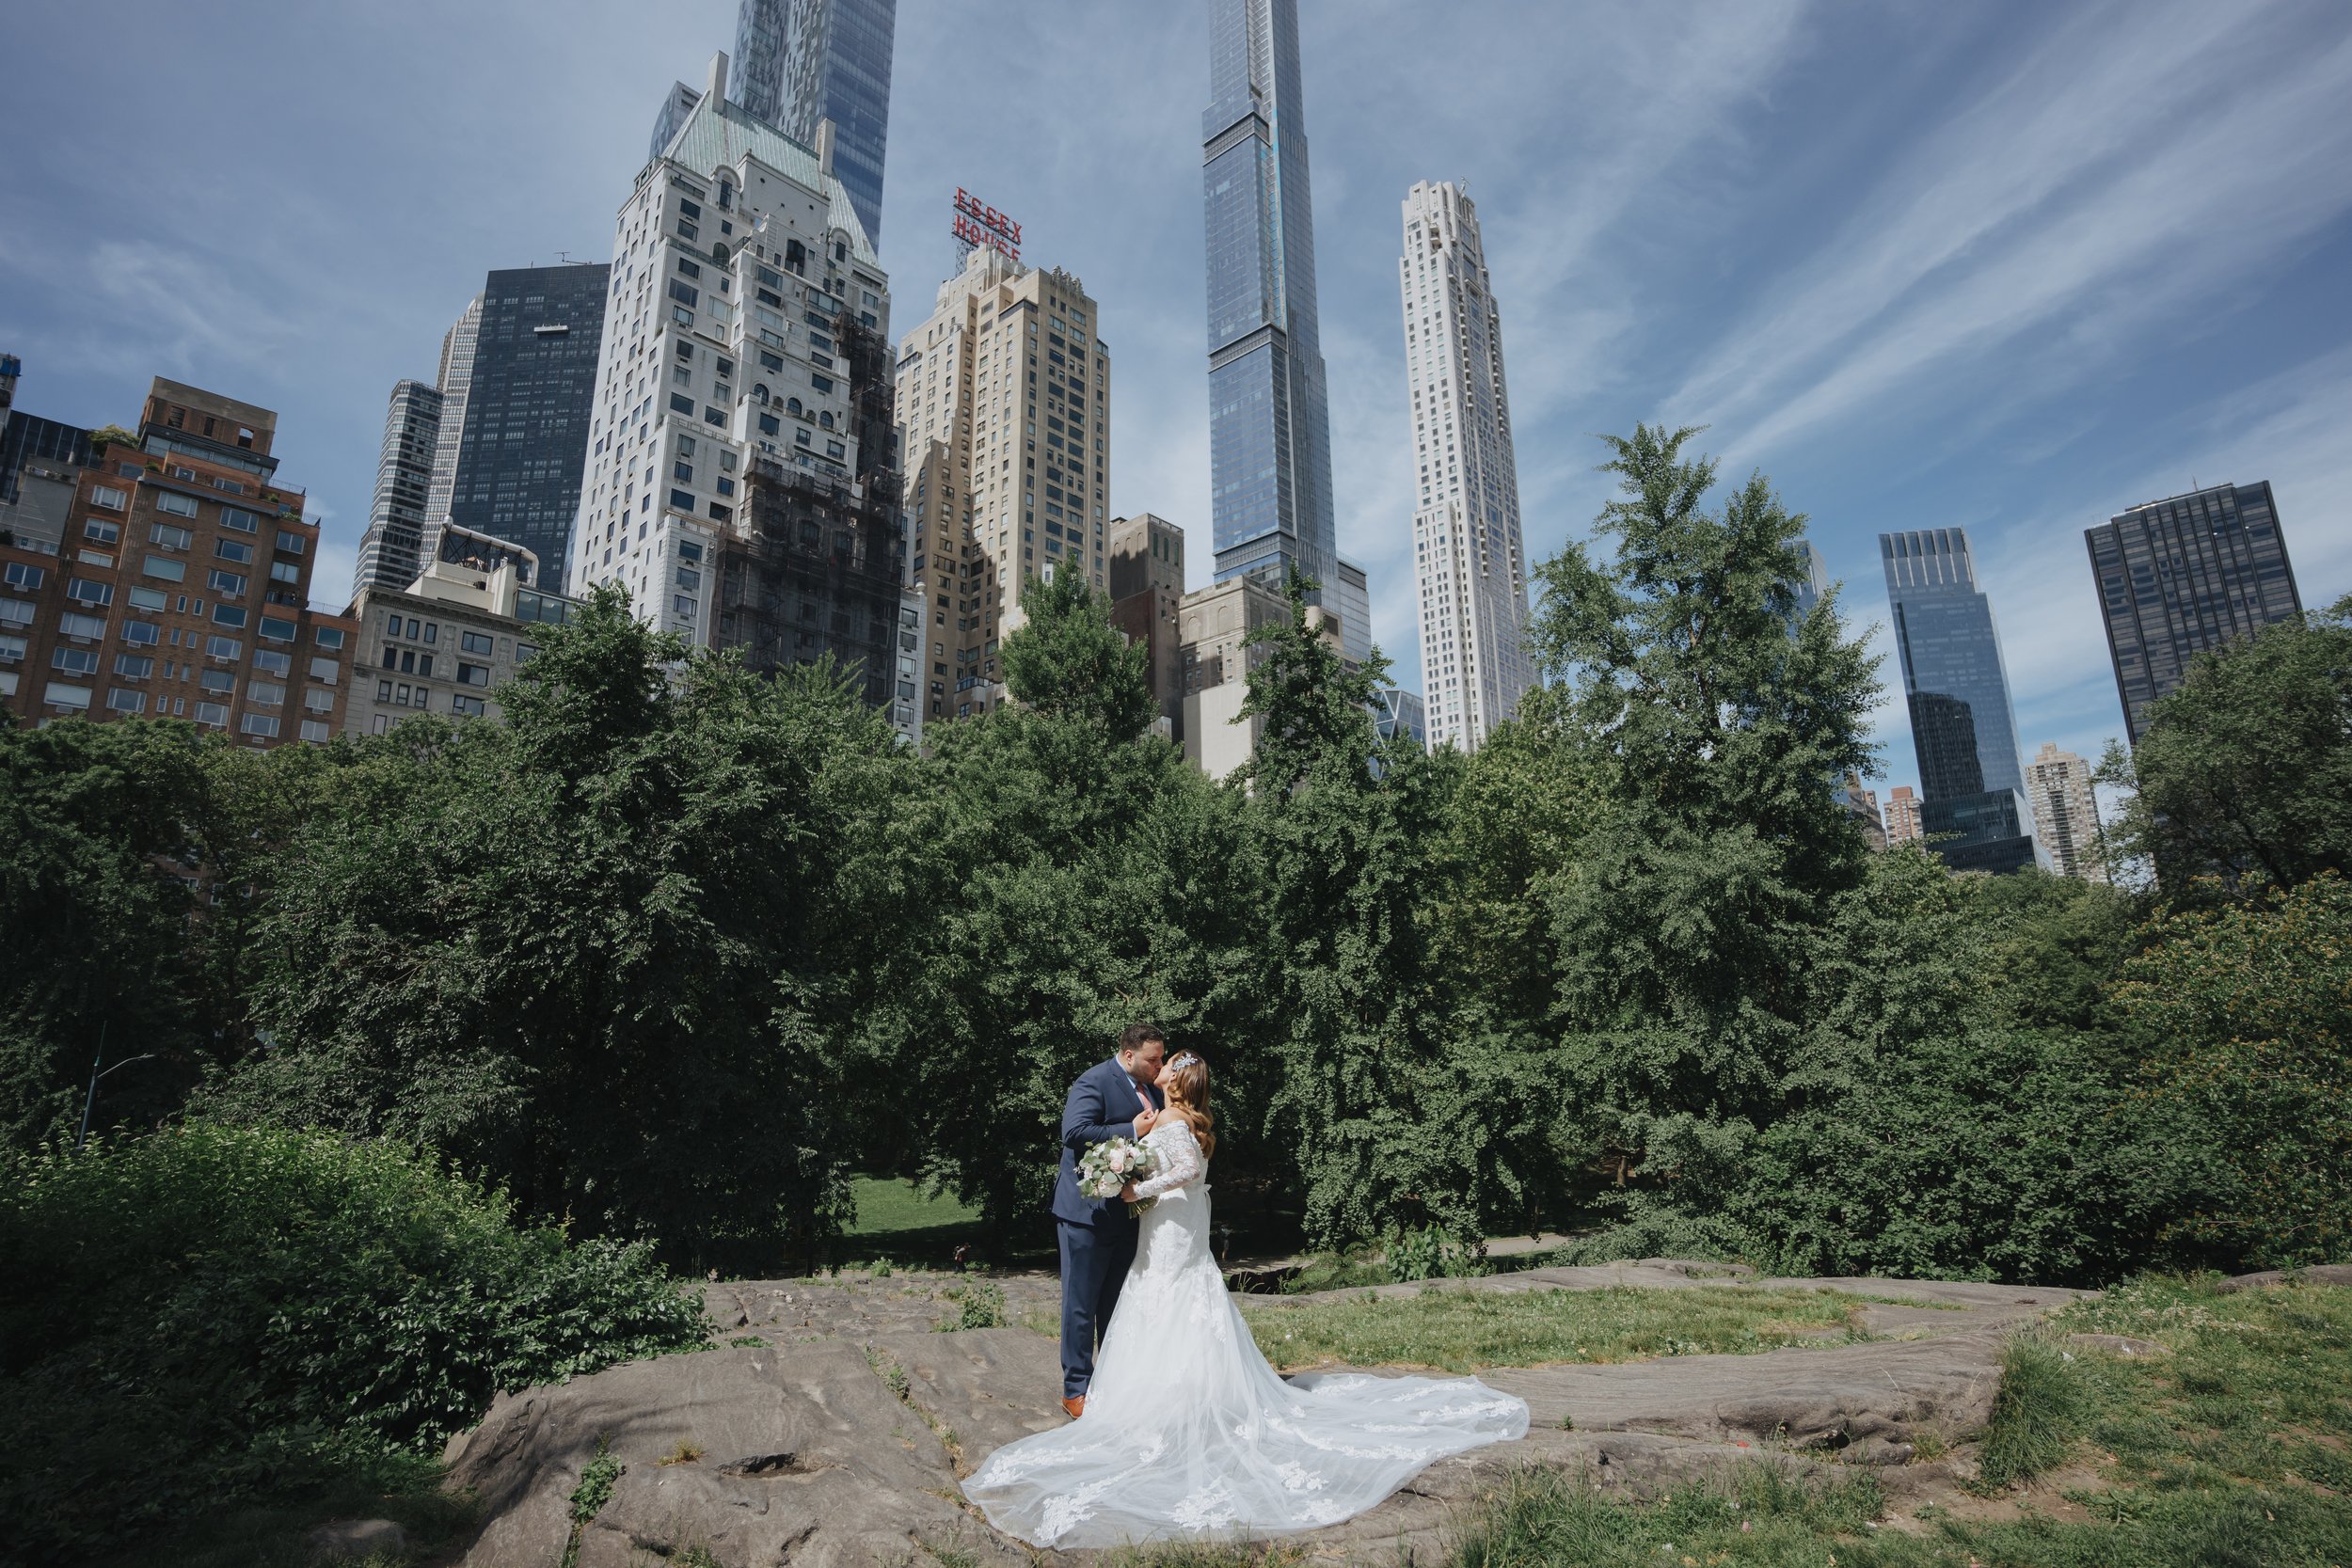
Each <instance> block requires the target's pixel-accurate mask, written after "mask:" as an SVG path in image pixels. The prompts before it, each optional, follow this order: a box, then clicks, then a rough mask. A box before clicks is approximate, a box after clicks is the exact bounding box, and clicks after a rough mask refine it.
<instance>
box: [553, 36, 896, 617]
mask: <svg viewBox="0 0 2352 1568" xmlns="http://www.w3.org/2000/svg"><path fill="white" fill-rule="evenodd" d="M726 71H727V57H726V56H725V55H715V56H714V57H713V58H712V60H711V67H710V76H709V80H708V84H707V90H705V92H704V93H703V95H702V99H701V101H700V102H699V103H696V104H695V105H694V107H693V109H692V110H691V112H690V113H688V114H687V115H686V117H685V118H684V119H683V120H681V121H680V122H679V124H678V127H677V129H676V132H675V134H674V135H672V137H671V139H670V142H669V145H668V146H667V148H665V149H664V150H663V151H662V152H661V154H660V156H658V157H656V158H654V159H653V160H652V161H651V162H649V163H648V164H646V165H645V166H644V169H643V170H642V171H641V172H640V173H639V175H638V176H637V182H636V187H635V189H634V190H632V191H631V192H630V194H629V198H628V200H627V201H625V202H624V203H622V205H621V210H620V216H619V221H618V225H617V227H616V230H615V232H614V235H613V243H612V297H611V300H610V303H609V304H608V306H607V308H606V310H605V317H604V341H603V345H602V351H601V354H600V356H599V358H598V362H597V384H596V407H595V412H594V415H593V418H592V420H591V423H590V427H589V433H588V465H587V472H586V476H585V481H584V483H582V485H581V489H580V519H579V523H578V525H577V527H576V529H575V531H574V534H573V541H572V566H571V576H570V591H571V592H572V593H573V594H576V595H584V594H586V593H587V591H588V590H589V589H590V588H592V587H594V586H595V585H596V584H598V583H601V582H617V583H620V584H622V585H624V586H626V587H627V588H628V591H629V595H630V598H631V600H632V601H633V602H634V604H635V605H636V606H637V609H638V611H639V613H640V614H641V615H643V616H644V618H645V619H646V620H647V621H649V622H651V623H652V624H654V625H656V626H660V627H661V628H662V629H664V630H670V631H675V632H679V633H681V634H683V635H684V636H685V637H686V638H687V639H688V641H690V642H691V643H692V644H694V645H696V646H703V647H707V646H709V645H710V643H711V640H712V628H713V626H715V625H716V622H717V615H716V613H715V603H714V601H715V599H716V593H715V587H716V584H715V580H714V578H713V567H714V564H715V562H714V552H713V545H714V543H715V541H716V539H717V538H718V536H719V534H720V533H721V532H723V531H726V530H727V529H728V527H729V525H731V524H732V523H733V522H734V520H735V516H736V514H737V511H738V510H739V508H740V507H741V506H742V504H743V485H744V481H745V468H746V464H747V461H748V459H749V458H750V457H751V456H752V455H754V454H762V455H765V456H768V457H771V458H772V459H774V460H775V461H777V462H780V463H782V464H785V465H786V466H787V467H798V468H800V469H803V470H805V471H807V472H809V473H811V474H814V475H816V476H818V477H820V478H824V479H829V480H834V481H837V482H838V483H840V484H842V485H843V486H845V487H848V488H850V489H851V490H852V491H859V493H862V490H861V489H860V487H859V486H858V484H857V482H856V476H857V474H858V473H859V472H860V466H859V463H858V452H857V451H856V445H855V444H856V441H857V435H856V428H855V427H856V424H857V421H856V420H854V419H853V418H852V410H851V404H850V378H849V372H848V366H847V364H846V362H845V361H844V358H843V356H842V354H841V345H840V343H839V341H838V335H839V333H840V331H841V329H842V327H843V326H844V325H845V324H856V325H861V326H863V327H864V328H865V329H866V330H868V331H871V332H874V333H877V334H880V335H882V337H883V338H884V339H885V340H886V339H887V336H888V333H889V329H890V294H889V285H888V279H887V277H886V276H885V275H884V273H883V272H882V267H881V265H880V263H879V262H878V261H876V259H875V256H874V250H873V246H872V245H870V244H869V243H868V242H867V240H866V231H865V229H864V227H863V226H862V225H861V224H860V223H859V221H858V217H857V214H856V211H855V210H854V209H853V208H852V206H851V205H850V198H849V196H848V194H847V193H846V192H845V191H844V190H843V188H842V185H841V182H840V181H838V180H837V179H835V178H834V175H833V173H832V172H831V169H830V167H829V164H830V143H831V137H830V136H829V135H821V134H820V135H819V136H818V146H817V147H813V148H812V147H807V146H803V144H802V143H800V142H797V141H794V140H792V139H791V138H790V137H788V136H787V135H784V134H783V133H782V132H781V131H778V130H777V129H776V128H775V127H774V126H772V125H770V124H768V123H766V122H765V121H763V120H760V119H757V118H756V117H755V116H753V115H752V114H750V113H748V112H747V111H746V110H744V109H743V108H742V107H741V106H740V105H738V104H735V103H729V102H728V101H727V95H726Z"/></svg>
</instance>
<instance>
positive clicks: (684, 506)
mask: <svg viewBox="0 0 2352 1568" xmlns="http://www.w3.org/2000/svg"><path fill="white" fill-rule="evenodd" d="M670 504H671V505H672V506H674V507H675V508H677V509H678V510H679V511H680V512H691V511H693V510H694V498H693V497H692V496H691V495H689V494H687V492H685V491H683V490H673V491H671V492H670Z"/></svg>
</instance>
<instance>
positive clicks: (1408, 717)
mask: <svg viewBox="0 0 2352 1568" xmlns="http://www.w3.org/2000/svg"><path fill="white" fill-rule="evenodd" d="M1372 721H1373V728H1374V729H1375V730H1376V731H1377V732H1378V733H1379V736H1380V738H1381V739H1383V740H1394V739H1396V738H1397V737H1399V736H1406V737H1408V738H1410V739H1411V740H1412V742H1413V744H1415V745H1416V746H1424V747H1425V746H1427V745H1428V744H1429V723H1428V720H1427V718H1426V716H1425V710H1424V709H1423V708H1422V701H1421V693H1420V692H1418V691H1407V690H1406V689H1404V688H1403V687H1401V686H1388V687H1383V688H1381V689H1379V690H1378V691H1376V692H1375V693H1374V694H1373V699H1372Z"/></svg>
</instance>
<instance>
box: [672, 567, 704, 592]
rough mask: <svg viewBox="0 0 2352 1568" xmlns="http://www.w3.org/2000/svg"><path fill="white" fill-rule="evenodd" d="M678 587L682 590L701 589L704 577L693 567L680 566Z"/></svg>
mask: <svg viewBox="0 0 2352 1568" xmlns="http://www.w3.org/2000/svg"><path fill="white" fill-rule="evenodd" d="M677 585H678V586H679V587H680V588H700V587H701V586H702V585H703V575H702V573H700V572H698V571H696V570H695V569H694V568H693V567H691V566H680V567H679V568H678V569H677Z"/></svg>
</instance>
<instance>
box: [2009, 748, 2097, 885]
mask: <svg viewBox="0 0 2352 1568" xmlns="http://www.w3.org/2000/svg"><path fill="white" fill-rule="evenodd" d="M2026 792H2027V793H2028V794H2030V795H2031V796H2032V797H2033V817H2034V823H2035V825H2036V827H2037V828H2038V829H2039V831H2040V836H2041V839H2042V844H2043V845H2044V846H2045V847H2047V848H2048V849H2049V851H2050V865H2051V869H2053V870H2055V871H2056V872H2057V873H2058V875H2059V876H2061V877H2080V878H2081V879H2083V880H2085V881H2087V882H2104V881H2106V879H2107V867H2106V859H2105V858H2104V856H2102V854H2101V853H2100V835H2099V804H2098V798H2097V796H2095V795H2094V794H2093V793H2092V792H2091V788H2090V764H2089V763H2087V762H2085V761H2084V760H2083V759H2082V758H2080V757H2078V756H2076V755H2075V754H2074V752H2061V751H2059V750H2058V743H2057V742H2055V741H2050V740H2045V741H2043V742H2042V749H2041V750H2040V751H2038V752H2035V753H2034V754H2033V760H2032V761H2031V762H2029V763H2027V764H2026Z"/></svg>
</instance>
